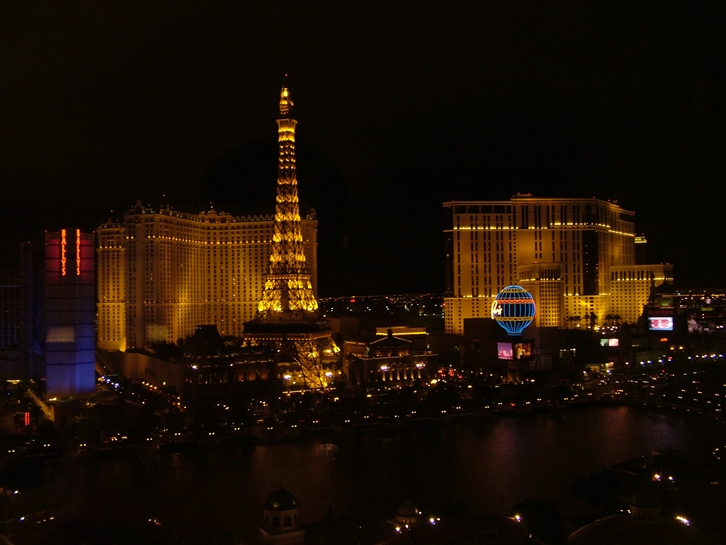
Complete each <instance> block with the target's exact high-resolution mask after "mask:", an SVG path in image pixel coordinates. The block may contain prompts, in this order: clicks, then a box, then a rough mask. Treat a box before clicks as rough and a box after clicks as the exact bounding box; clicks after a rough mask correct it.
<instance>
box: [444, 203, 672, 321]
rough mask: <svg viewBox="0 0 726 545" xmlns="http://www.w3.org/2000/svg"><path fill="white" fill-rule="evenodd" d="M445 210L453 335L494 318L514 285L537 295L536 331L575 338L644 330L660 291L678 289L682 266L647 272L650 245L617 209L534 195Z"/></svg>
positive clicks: (447, 312)
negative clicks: (502, 295) (653, 295)
mask: <svg viewBox="0 0 726 545" xmlns="http://www.w3.org/2000/svg"><path fill="white" fill-rule="evenodd" d="M443 206H444V215H445V227H444V233H445V237H446V263H447V271H446V293H445V316H446V331H447V333H454V334H462V333H463V331H464V319H465V318H487V317H489V316H490V310H491V305H492V302H493V301H494V297H495V296H496V295H497V293H498V292H499V291H500V290H501V289H502V288H504V287H506V286H508V285H511V284H518V285H520V286H522V287H524V288H525V289H527V290H528V291H529V292H530V293H531V294H532V295H533V297H534V299H535V303H536V305H537V316H536V317H535V321H534V325H535V326H540V327H560V328H574V327H584V326H601V325H605V324H606V323H607V322H608V321H615V320H617V321H620V322H629V323H634V322H635V321H636V320H637V319H638V317H639V316H640V314H641V312H642V310H643V305H644V304H645V303H647V301H648V297H649V294H650V290H651V287H652V286H658V285H660V284H662V283H663V282H671V283H672V282H673V267H672V265H668V264H659V265H649V264H640V263H638V259H636V254H640V253H641V252H642V248H643V247H644V245H645V239H644V238H642V237H636V236H635V214H634V213H633V212H631V211H628V210H624V209H623V208H621V207H620V206H618V204H617V203H615V202H610V201H603V200H600V199H595V198H592V199H553V198H538V197H532V196H531V195H530V194H524V195H517V196H515V197H512V198H511V199H510V200H508V201H451V202H446V203H444V205H443ZM636 242H637V243H638V247H639V248H638V251H637V252H636Z"/></svg>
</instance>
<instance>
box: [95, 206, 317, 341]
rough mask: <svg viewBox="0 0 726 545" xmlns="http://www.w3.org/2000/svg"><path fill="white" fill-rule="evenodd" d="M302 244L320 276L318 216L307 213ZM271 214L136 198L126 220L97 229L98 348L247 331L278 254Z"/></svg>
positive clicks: (313, 273)
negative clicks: (205, 327)
mask: <svg viewBox="0 0 726 545" xmlns="http://www.w3.org/2000/svg"><path fill="white" fill-rule="evenodd" d="M299 225H300V239H301V240H300V248H301V249H302V252H303V253H304V255H305V259H306V263H307V264H308V266H309V270H310V285H311V289H312V290H315V289H316V279H317V270H316V265H317V220H316V219H315V218H314V216H309V217H306V218H303V219H301V220H300V222H299ZM274 233H275V222H274V218H273V216H268V215H260V216H232V215H230V214H227V213H225V212H217V211H215V210H213V209H210V210H208V211H205V212H201V213H199V214H188V213H183V212H178V211H176V210H173V209H171V208H169V207H166V208H162V209H152V208H150V207H148V206H143V205H142V204H141V203H137V204H136V206H134V208H132V209H131V210H129V211H128V212H127V213H126V215H125V216H124V220H123V224H121V223H114V222H111V221H109V222H107V223H105V224H103V225H101V226H99V228H98V229H97V231H96V254H97V267H98V287H97V300H98V346H99V348H104V349H109V350H126V349H128V348H143V347H147V346H153V345H154V344H155V343H159V342H163V341H165V342H170V343H171V342H177V341H178V339H181V338H185V337H187V336H189V335H192V334H193V333H194V331H195V328H196V326H197V325H200V324H215V325H216V326H217V329H218V330H219V333H220V334H221V335H223V336H225V335H233V336H241V335H242V333H243V330H244V325H243V324H244V323H245V322H246V321H248V320H251V319H252V318H253V317H254V316H255V313H256V312H257V308H258V304H259V301H260V298H261V295H262V292H263V289H264V286H265V275H266V273H267V272H268V263H269V261H268V260H269V256H270V253H271V252H272V245H273V237H274Z"/></svg>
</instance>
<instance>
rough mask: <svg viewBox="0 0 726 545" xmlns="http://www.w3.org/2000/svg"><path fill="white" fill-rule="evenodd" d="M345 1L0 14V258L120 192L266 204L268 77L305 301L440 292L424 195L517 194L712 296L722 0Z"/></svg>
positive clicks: (436, 237) (438, 199) (270, 116)
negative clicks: (304, 266)
mask: <svg viewBox="0 0 726 545" xmlns="http://www.w3.org/2000/svg"><path fill="white" fill-rule="evenodd" d="M347 4H353V3H343V2H337V3H332V2H330V3H328V2H286V1H277V2H229V1H223V2H222V1H219V2H218V1H216V0H211V1H204V2H198V1H197V2H186V1H184V0H177V1H174V2H165V1H159V2H146V1H143V2H142V1H138V2H130V1H124V0H118V1H114V2H102V1H90V0H88V1H78V2H73V1H71V2H61V3H59V2H50V1H46V0H40V1H33V2H20V1H14V0H8V1H5V2H2V3H0V189H1V194H2V197H0V199H1V200H0V218H1V219H0V221H1V222H2V223H1V224H0V225H2V228H3V231H4V235H3V236H2V238H1V240H2V243H1V244H0V252H1V254H0V266H2V267H11V266H13V265H14V264H15V263H16V261H17V254H18V250H17V248H18V242H19V241H20V240H21V239H23V238H28V237H30V236H32V235H34V234H37V233H39V232H42V231H43V230H44V229H48V230H55V229H58V228H59V227H61V226H68V227H73V226H80V227H82V228H84V229H88V230H91V229H94V228H95V227H96V226H98V224H99V223H101V222H102V221H105V220H106V219H108V218H109V217H112V218H116V219H120V218H121V217H122V214H123V212H124V211H125V210H127V209H128V208H129V207H130V206H131V205H132V204H133V203H134V202H135V201H136V200H137V199H142V200H143V201H145V202H146V203H148V204H152V205H153V206H156V205H158V204H159V203H160V202H162V201H165V202H169V203H171V204H173V205H177V206H178V207H186V208H188V209H192V210H197V211H198V210H200V209H201V208H202V207H205V206H206V207H208V206H209V202H210V201H211V202H213V203H214V207H215V208H217V209H220V208H226V209H230V210H244V211H258V210H268V211H269V210H271V209H272V206H273V204H274V194H275V181H276V159H275V155H276V152H277V145H276V137H277V133H276V130H277V128H276V124H275V119H276V117H277V100H278V96H279V90H280V87H281V85H282V83H283V81H284V74H286V73H288V74H289V78H288V84H289V86H290V89H291V93H292V96H293V100H294V101H295V104H296V110H295V115H296V117H297V119H298V120H299V124H298V130H297V135H298V169H299V170H298V180H299V183H300V197H301V200H302V203H303V206H304V207H308V206H314V207H315V208H316V210H317V214H318V219H319V222H320V223H319V242H320V260H319V267H320V273H319V278H320V295H322V296H329V295H350V294H354V293H355V294H372V293H397V292H398V293H400V292H408V293H415V292H442V291H443V243H442V235H441V229H442V217H441V216H442V206H441V204H442V202H443V201H446V200H451V199H479V200H486V199H502V198H509V197H510V196H512V195H513V194H516V193H517V192H531V193H533V194H534V195H535V196H552V197H592V196H595V197H598V198H602V199H611V200H617V201H618V202H619V204H620V205H621V206H623V207H624V208H626V209H629V210H634V211H635V212H636V228H637V230H638V231H639V232H643V233H645V234H646V236H647V237H648V241H649V249H650V258H651V259H650V260H651V261H653V262H661V261H665V262H671V263H674V264H675V275H676V285H677V286H679V287H683V288H686V287H704V286H717V285H719V286H723V285H726V278H724V270H725V267H726V251H725V248H726V229H725V228H724V226H723V224H724V221H723V216H724V212H725V211H726V207H724V204H723V202H724V195H725V194H726V189H724V180H725V179H726V92H725V89H726V32H724V30H723V29H724V28H725V25H724V23H726V6H725V5H724V2H723V1H722V0H719V1H716V0H703V1H700V2H695V3H694V2H688V1H685V0H684V1H682V2H669V1H659V2H655V1H647V0H646V1H638V2H632V1H629V2H618V1H607V2H605V1H592V0H572V1H559V0H554V1H498V2H494V1H488V0H484V1H472V2H463V1H462V2H426V1H422V0H419V1H416V2H414V1H393V2H391V1H388V2H376V1H371V2H362V3H355V4H356V5H350V6H349V5H347ZM163 195H166V196H165V197H164V196H163ZM112 210H113V212H111V211H112Z"/></svg>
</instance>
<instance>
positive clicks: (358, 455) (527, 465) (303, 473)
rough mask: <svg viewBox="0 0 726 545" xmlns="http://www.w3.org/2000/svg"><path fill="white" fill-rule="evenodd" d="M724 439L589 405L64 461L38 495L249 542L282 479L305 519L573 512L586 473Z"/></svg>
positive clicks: (74, 507)
mask: <svg viewBox="0 0 726 545" xmlns="http://www.w3.org/2000/svg"><path fill="white" fill-rule="evenodd" d="M724 438H725V435H724V429H723V427H721V426H719V425H717V424H715V423H713V422H710V421H706V420H701V419H696V418H687V417H683V416H680V415H671V414H661V413H657V412H650V411H645V410H640V409H637V408H626V407H620V408H589V409H581V410H575V411H570V412H566V413H560V414H548V415H534V416H528V417H522V418H504V419H492V420H485V421H476V422H469V423H465V424H464V423H461V424H449V425H445V426H442V427H432V428H431V429H406V428H404V429H398V430H392V431H390V432H388V433H387V434H386V435H384V436H381V435H380V434H375V433H368V434H360V435H354V434H350V435H341V436H338V437H334V438H328V439H326V440H325V441H306V442H300V443H290V444H276V445H257V446H247V447H220V448H215V449H210V450H208V451H206V452H200V453H179V454H171V455H162V456H154V455H151V454H150V455H148V456H146V457H144V456H141V457H139V459H138V460H137V459H119V460H108V461H97V462H90V463H87V464H85V465H81V464H79V463H77V462H74V461H64V462H61V463H60V465H59V466H58V467H57V469H56V470H55V475H54V476H53V477H52V478H50V479H49V480H48V482H47V483H46V484H45V485H44V486H43V487H42V488H40V489H35V490H29V491H28V494H31V495H33V496H35V497H36V499H38V500H40V499H42V500H44V501H47V502H48V503H50V504H51V505H54V506H55V508H56V513H57V514H58V516H59V518H61V519H63V518H78V517H87V518H94V519H100V520H119V519H120V520H127V521H128V520H145V519H147V518H150V517H158V518H159V519H160V520H161V521H165V522H170V523H172V524H174V525H176V526H178V527H179V528H183V529H187V530H188V532H189V534H190V535H196V534H199V533H202V532H208V531H210V529H212V528H216V529H225V530H227V531H229V532H230V533H231V534H232V535H233V536H235V537H236V538H237V539H240V540H243V541H245V542H250V541H256V539H257V531H256V525H257V524H258V523H259V520H260V516H261V505H262V502H263V501H264V499H265V498H266V496H267V495H268V494H269V493H270V492H272V491H273V490H275V489H276V488H278V487H280V486H283V487H285V488H287V489H289V490H291V491H292V492H293V493H294V494H295V495H296V496H297V498H298V500H299V501H300V503H301V511H300V515H301V520H302V521H303V522H310V521H315V520H320V519H322V518H324V517H325V515H326V513H327V511H328V509H329V508H330V507H331V506H332V509H333V513H334V514H336V515H344V514H346V515H353V516H357V517H360V518H363V519H373V520H376V519H379V518H383V517H387V516H391V515H392V514H393V513H394V512H395V510H396V508H397V507H398V506H400V505H401V504H402V503H403V502H404V501H405V500H407V499H410V500H412V501H413V502H414V503H415V504H416V505H417V506H419V507H422V508H424V507H425V508H436V507H439V508H440V507H444V506H450V505H453V504H463V505H466V506H468V507H470V508H472V509H476V510H486V511H493V512H507V511H508V510H509V509H510V508H511V506H512V505H513V504H514V503H516V502H518V501H522V500H524V499H540V498H545V499H548V500H550V501H554V502H556V503H557V505H558V507H559V508H560V510H561V511H563V512H564V513H565V514H569V513H574V512H578V511H579V510H582V509H583V508H585V507H584V506H583V505H582V504H580V503H578V501H577V500H576V499H575V498H573V497H571V496H570V492H569V490H570V486H571V485H572V484H573V483H574V477H576V476H581V475H587V474H589V473H590V472H591V471H598V470H599V469H601V468H602V467H604V466H606V465H610V464H613V463H616V462H620V461H623V460H625V459H628V458H633V457H637V456H641V455H644V454H648V453H649V452H650V451H651V450H654V449H660V448H664V447H673V448H677V449H683V450H688V451H694V452H704V453H705V452H709V451H710V449H711V448H712V447H713V446H715V445H723V444H726V442H725V440H724Z"/></svg>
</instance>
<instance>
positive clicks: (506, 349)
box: [497, 343, 514, 360]
mask: <svg viewBox="0 0 726 545" xmlns="http://www.w3.org/2000/svg"><path fill="white" fill-rule="evenodd" d="M497 357H498V358H499V359H500V360H513V359H514V352H513V350H512V343H497Z"/></svg>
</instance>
